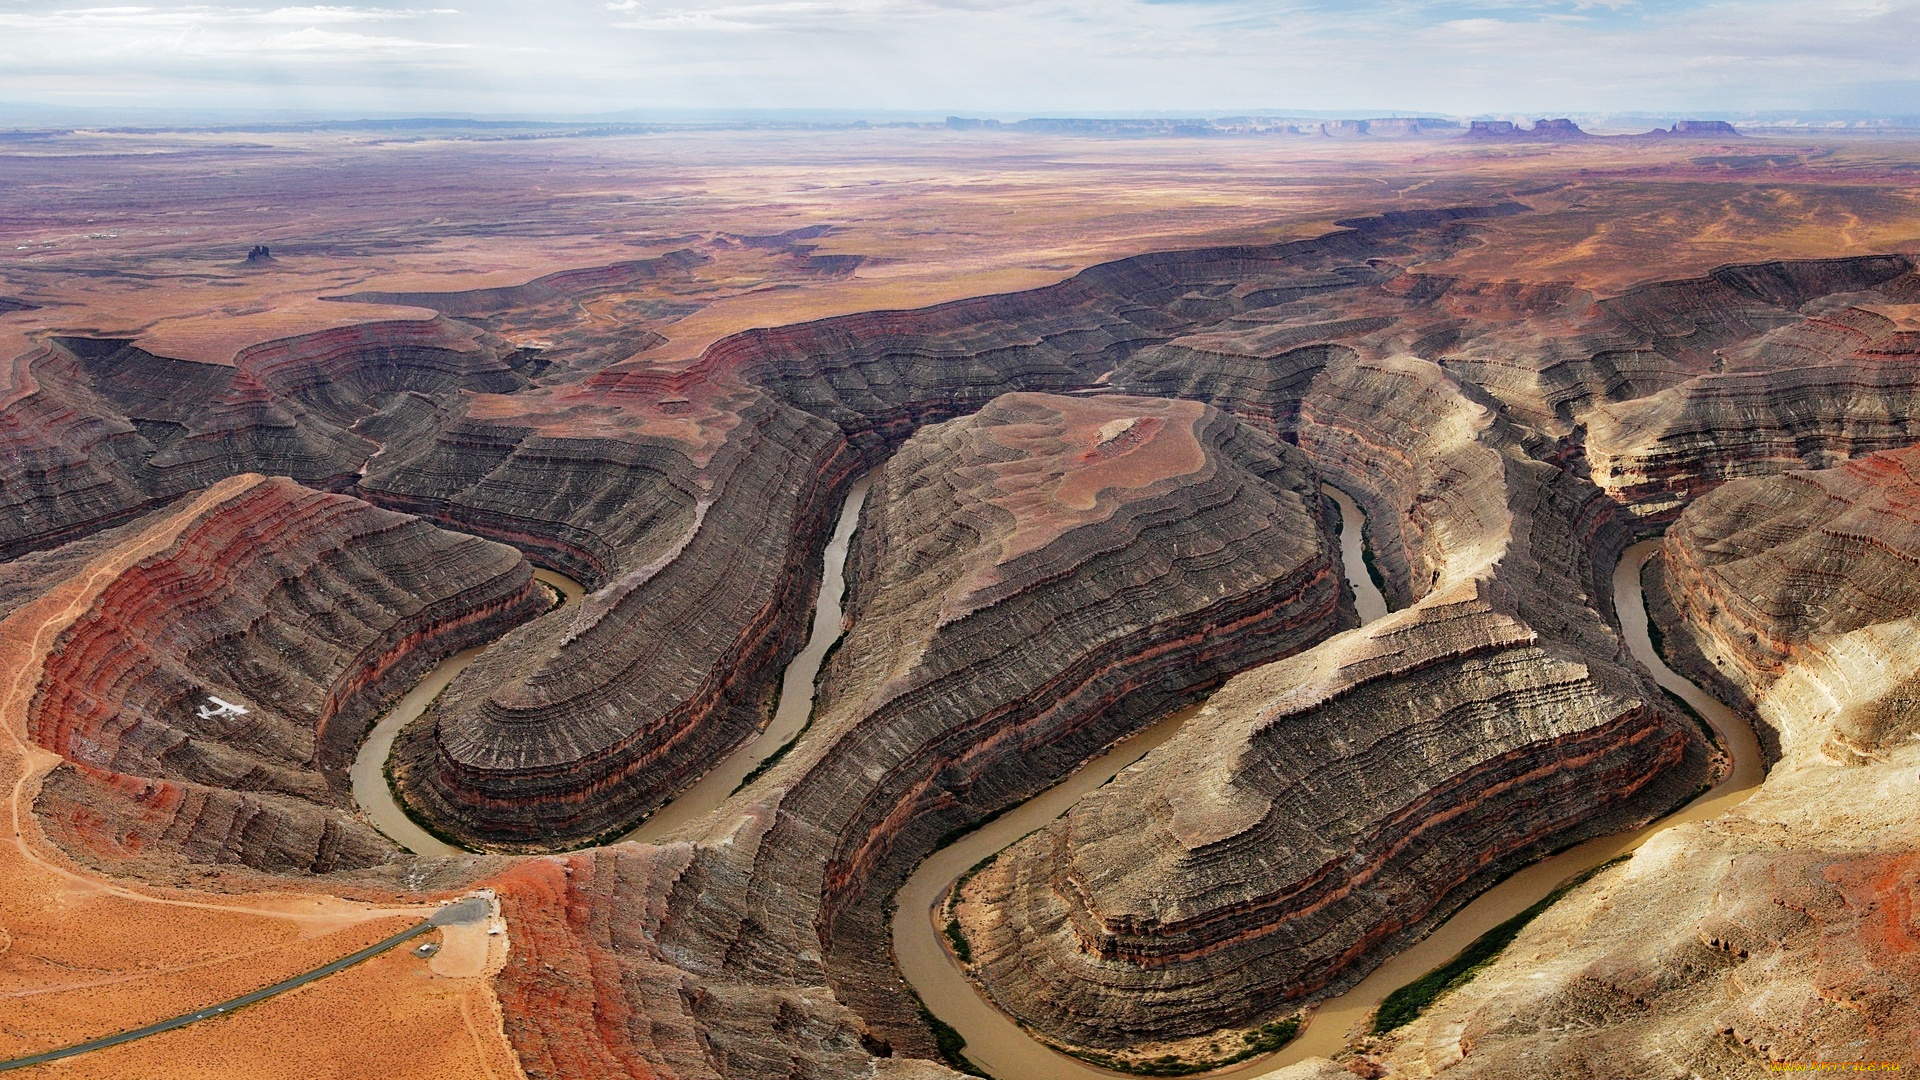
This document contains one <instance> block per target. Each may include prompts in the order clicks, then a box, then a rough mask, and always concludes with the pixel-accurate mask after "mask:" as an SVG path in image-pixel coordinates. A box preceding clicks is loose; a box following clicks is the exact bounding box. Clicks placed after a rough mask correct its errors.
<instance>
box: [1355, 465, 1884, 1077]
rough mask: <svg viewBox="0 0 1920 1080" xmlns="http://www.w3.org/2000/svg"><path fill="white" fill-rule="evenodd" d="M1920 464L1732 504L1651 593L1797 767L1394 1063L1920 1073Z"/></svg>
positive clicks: (1674, 535)
mask: <svg viewBox="0 0 1920 1080" xmlns="http://www.w3.org/2000/svg"><path fill="white" fill-rule="evenodd" d="M1917 462H1920V451H1916V450H1914V449H1905V450H1899V451H1891V452H1886V453H1880V454H1874V455H1871V456H1869V457H1865V458H1862V459H1859V460H1857V461H1853V462H1849V463H1848V464H1846V465H1844V466H1840V467H1838V468H1834V469H1826V470H1819V471H1794V472H1787V473H1783V474H1781V475H1777V476H1772V477H1766V478H1751V479H1743V480H1734V481H1731V482H1729V483H1727V484H1725V485H1724V486H1722V487H1719V488H1718V489H1716V490H1715V491H1713V492H1712V493H1710V494H1708V495H1706V496H1704V497H1702V498H1700V499H1699V500H1698V501H1696V502H1694V503H1692V504H1691V505H1690V506H1688V507H1687V509H1686V511H1685V512H1684V513H1683V514H1681V516H1680V519H1679V520H1678V521H1677V522H1675V524H1674V525H1673V527H1672V528H1671V529H1670V530H1669V531H1668V533H1667V538H1666V540H1665V542H1664V543H1663V545H1662V548H1661V552H1660V556H1659V559H1658V560H1657V562H1656V563H1654V564H1651V565H1650V567H1649V572H1648V575H1647V582H1648V609H1649V612H1650V613H1651V614H1652V616H1653V618H1654V620H1655V622H1656V623H1657V624H1658V625H1659V627H1660V629H1661V631H1662V635H1663V637H1664V648H1665V651H1666V653H1667V655H1668V657H1669V659H1670V660H1671V661H1672V662H1673V664H1674V665H1675V666H1676V667H1678V668H1680V669H1681V670H1683V671H1684V672H1686V673H1687V674H1688V675H1689V676H1691V677H1693V678H1695V679H1696V680H1698V681H1701V682H1702V683H1704V684H1707V685H1711V686H1713V687H1714V688H1715V689H1716V692H1717V693H1719V694H1721V695H1724V697H1725V698H1726V700H1728V701H1731V702H1734V703H1736V704H1745V705H1747V706H1749V707H1751V708H1752V709H1753V710H1754V712H1755V713H1756V714H1757V716H1758V718H1759V719H1760V720H1761V721H1762V722H1763V725H1764V728H1765V729H1770V730H1771V732H1772V734H1773V735H1774V739H1773V740H1772V741H1773V743H1774V745H1773V746H1772V747H1771V750H1772V751H1773V753H1774V754H1776V755H1777V756H1778V758H1779V760H1778V761H1776V762H1775V763H1774V765H1773V767H1772V768H1771V770H1770V771H1769V772H1768V774H1767V777H1766V780H1765V782H1764V784H1762V786H1761V787H1760V789H1759V791H1758V792H1757V793H1756V794H1755V795H1754V796H1753V797H1752V798H1751V799H1749V800H1748V801H1747V802H1745V803H1742V804H1741V805H1740V806H1739V807H1737V808H1736V809H1734V810H1733V811H1732V812H1730V813H1728V814H1727V815H1725V816H1723V817H1719V818H1716V819H1713V820H1710V821H1705V822H1699V823H1695V824H1690V825H1683V826H1680V827H1678V828H1674V829H1671V830H1668V831H1666V832H1663V833H1661V834H1659V835H1658V836H1657V837H1655V838H1654V839H1653V840H1652V841H1650V842H1649V843H1648V844H1647V845H1646V846H1645V847H1643V848H1642V849H1640V851H1639V852H1638V853H1636V854H1635V855H1634V857H1633V859H1632V861H1631V862H1629V863H1627V864H1626V865H1624V866H1621V867H1619V868H1617V869H1614V870H1610V871H1608V872H1607V873H1605V874H1602V875H1601V876H1600V877H1598V878H1595V879H1594V880H1593V881H1592V882H1590V883H1588V884H1587V885H1585V886H1583V887H1581V888H1580V889H1577V890H1575V891H1574V892H1573V893H1571V894H1570V895H1569V896H1567V897H1566V898H1565V899H1564V900H1562V901H1560V903H1559V904H1558V905H1556V906H1555V908H1554V909H1552V910H1551V911H1549V912H1548V913H1547V915H1546V916H1544V917H1542V918H1541V919H1540V920H1539V921H1537V922H1535V923H1534V924H1532V925H1531V926H1529V927H1528V928H1527V930H1526V931H1525V932H1524V933H1523V934H1522V935H1521V936H1520V937H1519V939H1518V940H1516V941H1515V942H1514V944H1513V945H1512V946H1510V947H1509V948H1508V949H1507V950H1506V952H1505V953H1504V954H1503V955H1502V956H1501V958H1500V959H1499V961H1497V962H1496V963H1495V964H1494V965H1492V966H1491V967H1489V968H1488V969H1487V970H1486V971H1484V972H1482V973H1481V974H1479V975H1478V976H1477V977H1476V978H1475V979H1474V980H1473V982H1471V983H1469V984H1468V985H1467V986H1465V987H1464V988H1462V989H1460V990H1457V991H1455V992H1453V993H1451V994H1449V995H1448V996H1446V997H1445V998H1443V999H1441V1000H1440V1001H1439V1002H1438V1003H1436V1005H1435V1007H1434V1009H1433V1011H1432V1012H1431V1013H1430V1014H1429V1015H1428V1016H1425V1017H1423V1018H1422V1019H1421V1020H1419V1021H1417V1022H1416V1023H1414V1024H1413V1025H1411V1026H1409V1027H1408V1028H1406V1029H1405V1030H1404V1031H1402V1032H1400V1033H1397V1034H1396V1035H1395V1036H1394V1037H1393V1038H1392V1039H1390V1040H1388V1041H1387V1042H1386V1043H1385V1044H1384V1045H1382V1046H1380V1047H1378V1048H1376V1053H1375V1056H1376V1057H1377V1058H1379V1059H1380V1060H1381V1061H1383V1062H1384V1063H1385V1064H1387V1065H1390V1066H1393V1067H1395V1068H1396V1069H1399V1070H1404V1071H1406V1072H1408V1073H1410V1074H1414V1075H1431V1074H1434V1073H1439V1074H1443V1075H1446V1076H1449V1077H1451V1076H1459V1077H1467V1078H1471V1077H1481V1076H1485V1077H1505V1076H1511V1075H1514V1074H1515V1073H1516V1072H1522V1071H1524V1072H1530V1073H1536V1074H1547V1075H1573V1076H1602V1077H1622V1078H1624V1077H1630V1076H1658V1075H1666V1074H1670V1073H1674V1074H1677V1073H1679V1072H1687V1073H1691V1074H1694V1075H1701V1076H1738V1075H1745V1074H1749V1073H1754V1072H1758V1071H1761V1070H1764V1069H1766V1068H1767V1067H1768V1066H1769V1065H1773V1064H1776V1063H1780V1062H1813V1061H1866V1062H1904V1061H1908V1060H1912V1058H1913V1056H1914V1054H1915V1053H1916V1052H1920V1035H1916V1032H1920V1002H1917V1001H1916V1000H1915V996H1914V993H1913V987H1914V986H1915V985H1920V983H1916V978H1917V977H1920V970H1916V964H1915V959H1914V958H1915V956H1916V955H1920V954H1917V953H1916V950H1915V949H1914V947H1913V930H1912V926H1911V922H1910V920H1909V919H1908V917H1907V915H1906V913H1907V912H1908V911H1909V910H1910V907H1911V902H1912V896H1913V894H1914V890H1915V887H1916V881H1920V877H1917V873H1920V855H1917V854H1916V853H1917V852H1920V828H1916V826H1915V822H1914V817H1913V812H1912V809H1913V800H1912V790H1913V776H1914V773H1915V770H1916V769H1917V768H1920V742H1916V741H1915V740H1914V738H1913V730H1914V726H1913V716H1914V711H1915V710H1914V708H1913V704H1912V701H1913V689H1912V687H1913V685H1914V681H1915V661H1914V655H1915V653H1914V648H1913V641H1914V635H1915V619H1916V611H1920V607H1916V603H1917V602H1920V601H1917V600H1916V597H1915V596H1914V595H1912V593H1913V584H1914V572H1913V566H1914V564H1915V561H1916V560H1920V531H1916V529H1915V524H1916V518H1915V514H1914V507H1915V505H1916V503H1915V496H1916V494H1917V493H1920V489H1917V488H1916V479H1917V478H1920V469H1917V468H1916V463H1917Z"/></svg>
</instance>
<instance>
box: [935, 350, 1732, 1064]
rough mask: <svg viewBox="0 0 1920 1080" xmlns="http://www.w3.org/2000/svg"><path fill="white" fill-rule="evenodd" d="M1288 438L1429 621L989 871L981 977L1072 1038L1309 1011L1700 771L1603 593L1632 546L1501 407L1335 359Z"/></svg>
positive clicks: (1182, 745)
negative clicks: (1618, 558)
mask: <svg viewBox="0 0 1920 1080" xmlns="http://www.w3.org/2000/svg"><path fill="white" fill-rule="evenodd" d="M1294 433H1295V435H1296V437H1297V439H1298V441H1299V444H1300V446H1301V448H1302V449H1303V450H1304V451H1306V453H1307V454H1308V455H1309V456H1310V457H1311V458H1313V459H1314V461H1315V462H1316V464H1317V465H1319V466H1320V467H1321V469H1322V470H1323V475H1325V476H1326V477H1328V479H1329V480H1330V481H1332V482H1333V483H1335V484H1336V485H1339V486H1341V487H1343V488H1344V489H1346V490H1349V491H1350V492H1351V493H1352V494H1353V495H1354V497H1355V498H1356V500H1358V501H1360V502H1361V504H1362V505H1363V506H1365V507H1366V508H1367V511H1368V516H1369V526H1370V533H1371V535H1372V538H1373V541H1374V551H1375V553H1376V555H1377V556H1379V559H1378V561H1379V563H1380V564H1381V565H1382V567H1383V569H1384V570H1385V576H1386V577H1387V579H1388V581H1389V583H1390V584H1391V585H1392V587H1393V591H1394V593H1396V594H1397V595H1398V597H1399V598H1400V599H1401V600H1402V602H1405V600H1406V599H1408V598H1411V599H1412V600H1413V601H1414V602H1413V604H1412V606H1411V607H1408V608H1406V609H1405V610H1402V611H1399V612H1396V613H1394V614H1392V615H1390V616H1388V617H1387V618H1386V619H1383V620H1380V621H1378V622H1376V623H1373V624H1371V625H1369V626H1367V627H1365V628H1362V629H1360V630H1355V631H1350V632H1349V633H1347V634H1344V635H1341V636H1340V637H1338V638H1335V639H1334V640H1332V641H1329V642H1327V643H1325V644H1323V645H1321V646H1320V647H1319V648H1316V649H1314V650H1313V651H1311V652H1309V653H1307V654H1305V655H1302V656H1299V657H1296V658H1294V659H1291V660H1286V661H1282V662H1280V663H1277V664H1273V665H1269V666H1267V667H1263V668H1260V669H1257V670H1255V671H1252V672H1249V673H1247V674H1245V675H1242V676H1240V677H1238V678H1236V679H1234V680H1233V681H1231V682H1229V683H1228V684H1227V686H1226V687H1225V688H1223V689H1222V690H1221V691H1220V692H1219V693H1217V694H1215V695H1214V696H1213V698H1212V699H1211V700H1210V701H1209V703H1208V705H1207V707H1206V708H1205V709H1203V710H1202V711H1201V712H1200V714H1199V715H1197V716H1195V717H1194V718H1193V719H1192V720H1189V721H1188V722H1187V724H1186V726H1185V727H1183V728H1182V730H1181V732H1180V733H1179V734H1178V735H1176V736H1175V737H1174V738H1173V739H1172V740H1171V741H1169V742H1168V743H1167V744H1166V745H1165V746H1163V747H1161V748H1159V749H1157V750H1155V751H1153V752H1152V753H1150V754H1149V755H1148V756H1147V757H1146V758H1145V759H1144V760H1143V761H1142V762H1140V763H1139V764H1138V765H1136V766H1134V767H1133V768H1132V769H1129V770H1128V771H1127V772H1125V773H1123V774H1122V775H1121V776H1120V777H1118V778H1117V779H1116V780H1115V781H1114V782H1113V783H1111V784H1108V785H1107V786H1106V787H1104V788H1102V789H1100V790H1098V791H1096V792H1094V793H1093V794H1091V795H1089V796H1087V797H1086V798H1084V799H1082V800H1081V802H1080V803H1078V804H1077V805H1076V806H1075V807H1074V808H1073V809H1072V810H1071V811H1070V812H1069V813H1067V814H1066V815H1064V816H1063V817H1061V818H1060V819H1059V820H1058V821H1056V822H1054V823H1053V824H1052V825H1050V826H1048V827H1047V828H1045V829H1042V830H1040V831H1039V832H1038V833H1036V834H1034V835H1033V836H1030V837H1028V838H1027V839H1026V840H1023V841H1021V842H1020V843H1018V844H1016V845H1014V846H1013V847H1011V848H1009V849H1007V850H1006V851H1005V852H1003V853H1002V854H1001V855H1000V856H999V857H998V858H996V859H995V860H994V861H993V862H992V863H991V864H990V865H989V866H988V867H986V868H985V869H983V870H981V871H980V872H979V873H977V874H976V875H974V876H973V877H972V879H971V880H970V881H969V882H968V884H967V886H966V888H965V889H964V890H963V892H962V895H961V898H960V901H961V902H960V903H959V904H958V906H957V909H956V914H957V916H958V918H959V922H960V926H961V929H962V932H963V934H964V936H965V938H966V940H967V941H968V943H969V946H970V948H971V951H972V954H973V956H974V958H975V959H974V964H973V972H974V974H975V975H976V977H977V978H978V979H979V980H980V981H981V983H982V985H983V986H984V987H985V988H986V989H987V990H988V992H989V993H991V994H992V995H993V997H994V999H995V1000H996V1001H998V1002H999V1003H1000V1004H1001V1005H1002V1006H1003V1007H1004V1008H1005V1009H1006V1010H1007V1011H1009V1012H1010V1013H1012V1014H1013V1015H1014V1016H1015V1017H1017V1018H1019V1019H1020V1020H1021V1021H1023V1022H1024V1023H1026V1024H1028V1025H1029V1026H1030V1027H1032V1028H1034V1029H1036V1030H1038V1031H1040V1032H1041V1033H1043V1034H1044V1035H1045V1036H1046V1037H1048V1038H1051V1039H1053V1040H1056V1041H1057V1042H1059V1043H1061V1044H1063V1045H1066V1046H1069V1047H1087V1048H1130V1047H1137V1046H1139V1045H1141V1044H1152V1043H1155V1042H1161V1041H1168V1040H1177V1039H1180V1038H1185V1037H1190V1036H1194V1035H1202V1034H1206V1033H1208V1032H1212V1031H1216V1030H1218V1029H1221V1028H1230V1027H1236V1026H1247V1025H1250V1024H1254V1023H1257V1022H1259V1021H1262V1020H1265V1019H1268V1018H1270V1017H1272V1016H1273V1015H1274V1014H1275V1013H1276V1012H1279V1011H1285V1010H1288V1009H1290V1008H1293V1007H1297V1006H1296V1005H1295V1003H1297V1002H1299V1001H1301V1000H1303V999H1307V998H1310V997H1311V996H1313V995H1315V994H1317V993H1319V992H1322V991H1325V990H1328V989H1332V988H1338V987H1340V986H1343V985H1347V984H1350V983H1351V982H1353V981H1355V980H1357V979H1358V978H1359V977H1360V976H1362V975H1364V974H1365V972H1366V971H1367V970H1369V969H1370V968H1371V967H1372V966H1373V964H1375V963H1378V962H1379V960H1380V959H1382V958H1384V957H1385V956H1386V955H1390V954H1391V952H1392V951H1393V950H1394V949H1395V947H1397V946H1398V945H1401V944H1403V943H1405V942H1408V941H1411V940H1413V939H1415V938H1417V937H1418V936H1419V935H1421V934H1422V933H1424V931H1425V930H1426V929H1427V928H1428V927H1430V926H1432V925H1433V924H1434V923H1435V922H1436V921H1437V920H1439V919H1441V918H1444V917H1445V915H1446V914H1448V913H1450V912H1451V911H1452V910H1453V909H1455V908H1457V907H1458V906H1459V905H1460V904H1462V903H1464V902H1465V901H1466V900H1467V899H1469V898H1471V896H1472V895H1473V894H1474V893H1476V892H1478V891H1479V890H1480V889H1482V888H1484V887H1486V885H1488V884H1490V883H1492V882H1493V881H1495V880H1497V879H1498V878H1500V877H1502V876H1504V875H1505V874H1506V873H1509V872H1511V871H1512V870H1513V869H1516V868H1517V867H1519V866H1521V865H1524V864H1525V863H1527V862H1529V861H1532V860H1533V859H1535V858H1537V857H1539V856H1540V855H1542V854H1545V853H1546V852H1549V851H1552V850H1555V849H1558V848H1560V847H1564V846H1567V845H1569V844H1571V843H1574V842H1576V841H1578V840H1580V839H1584V838H1586V837H1589V836H1594V835H1600V834H1603V833H1607V832H1612V831H1615V830H1617V829H1620V828H1622V827H1625V826H1627V825H1629V824H1633V823H1636V822H1639V821H1644V820H1647V819H1649V818H1651V817H1653V816H1655V815H1657V814H1658V813H1659V812H1661V811H1663V810H1664V809H1666V808H1667V807H1669V806H1672V805H1674V804H1675V803H1677V802H1678V801H1679V800H1681V799H1683V798H1684V797H1685V796H1687V795H1688V794H1690V793H1692V792H1693V791H1694V790H1696V789H1697V788H1698V787H1699V785H1700V784H1701V782H1702V781H1703V780H1704V778H1705V777H1706V775H1707V771H1708V768H1709V762H1708V748H1707V746H1706V744H1705V740H1704V739H1702V738H1701V736H1700V735H1699V733H1698V732H1697V731H1696V730H1695V729H1694V728H1693V726H1692V725H1691V724H1690V723H1688V722H1687V721H1685V720H1684V719H1683V718H1680V717H1678V716H1675V715H1674V714H1673V713H1671V712H1670V711H1669V710H1668V709H1667V707H1666V706H1665V705H1664V704H1663V703H1662V700H1661V698H1660V696H1659V694H1658V692H1657V691H1656V690H1655V689H1654V688H1653V687H1652V686H1651V685H1649V684H1648V683H1647V682H1646V681H1645V680H1644V677H1643V676H1641V675H1639V674H1638V673H1637V672H1636V671H1635V670H1634V669H1633V668H1631V667H1630V666H1629V664H1628V663H1627V662H1626V660H1625V656H1624V653H1623V649H1622V646H1621V645H1620V643H1619V640H1618V638H1617V637H1616V636H1615V634H1614V632H1613V630H1612V628H1611V626H1610V625H1609V623H1608V621H1607V617H1606V616H1605V615H1604V614H1603V613H1602V612H1601V611H1600V610H1599V608H1598V607H1597V604H1596V601H1594V600H1593V598H1592V597H1593V594H1592V593H1590V592H1588V591H1587V588H1586V584H1587V582H1588V581H1590V580H1591V571H1592V568H1593V566H1594V564H1595V562H1596V559H1597V558H1598V557H1601V556H1603V555H1604V553H1605V551H1607V550H1612V551H1617V550H1618V548H1617V546H1616V545H1617V543H1618V539H1617V534H1618V533H1619V532H1620V529H1619V527H1618V526H1617V525H1613V526H1610V525H1609V524H1608V522H1609V515H1608V513H1607V507H1606V503H1605V501H1604V499H1602V498H1601V497H1600V496H1599V493H1598V492H1597V491H1594V490H1593V489H1592V487H1591V486H1590V485H1585V484H1582V483H1581V482H1580V481H1578V480H1577V479H1575V478H1572V477H1569V476H1567V475H1566V474H1565V473H1563V472H1561V471H1559V470H1557V469H1555V468H1553V467H1551V466H1547V465H1544V464H1542V463H1539V462H1535V461H1529V460H1527V459H1525V458H1524V457H1523V456H1522V455H1520V454H1519V453H1518V452H1517V449H1516V447H1515V446H1514V445H1513V435H1512V433H1511V431H1510V429H1508V428H1507V427H1506V426H1505V425H1503V424H1502V423H1500V422H1499V421H1498V418H1497V415H1496V413H1495V412H1494V411H1493V410H1491V409H1489V408H1487V407H1485V406H1483V405H1481V404H1478V403H1476V402H1475V401H1473V400H1471V398H1470V397H1469V395H1467V394H1465V393H1463V392H1462V391H1461V388H1460V387H1459V385H1458V384H1457V383H1455V382H1454V381H1453V380H1452V379H1451V378H1449V377H1448V376H1447V375H1446V374H1445V372H1444V371H1443V370H1442V369H1440V368H1439V367H1438V366H1436V365H1434V364H1432V363H1430V362H1427V361H1422V360H1417V359H1414V358H1398V359H1392V360H1382V361H1365V360H1357V359H1352V358H1342V359H1336V360H1334V361H1333V362H1331V363H1329V364H1328V365H1327V367H1326V368H1325V369H1324V370H1323V371H1322V372H1321V373H1320V374H1319V375H1318V376H1317V377H1316V378H1315V379H1314V380H1313V381H1312V382H1311V383H1310V384H1309V385H1308V386H1307V388H1306V389H1305V393H1304V394H1303V399H1302V401H1301V402H1300V404H1299V407H1298V410H1297V421H1296V424H1295V427H1294ZM1375 522H1381V523H1384V525H1385V527H1380V528H1372V526H1373V525H1374V523H1375ZM1394 523H1398V528H1394V527H1393V524H1394ZM1596 548H1600V549H1603V550H1601V551H1599V552H1596V550H1595V549H1596ZM1608 565H1611V564H1610V563H1609V564H1608ZM1570 583H1571V588H1570V587H1569V586H1570Z"/></svg>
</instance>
